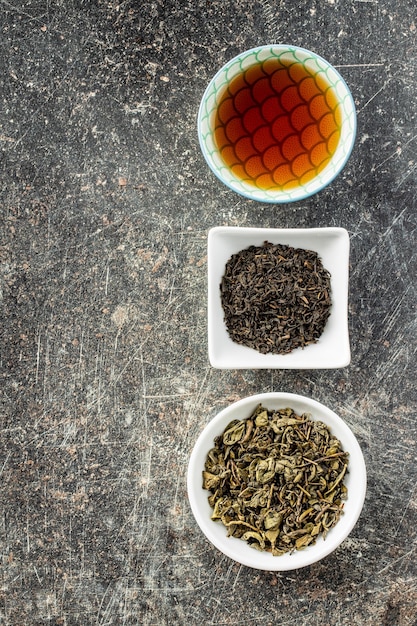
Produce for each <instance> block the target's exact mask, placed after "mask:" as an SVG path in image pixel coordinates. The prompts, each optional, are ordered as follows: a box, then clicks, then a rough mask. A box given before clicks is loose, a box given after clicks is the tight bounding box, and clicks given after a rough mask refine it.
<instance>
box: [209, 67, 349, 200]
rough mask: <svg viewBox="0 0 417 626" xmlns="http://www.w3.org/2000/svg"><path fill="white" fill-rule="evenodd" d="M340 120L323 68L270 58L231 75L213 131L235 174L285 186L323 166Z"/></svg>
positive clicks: (265, 185) (267, 186)
mask: <svg viewBox="0 0 417 626" xmlns="http://www.w3.org/2000/svg"><path fill="white" fill-rule="evenodd" d="M341 123H342V114H341V105H340V104H339V102H338V98H337V94H336V92H335V90H334V88H333V87H332V86H331V85H330V83H329V82H328V81H327V78H326V76H325V73H324V72H323V71H321V72H317V71H316V70H309V68H308V67H307V66H305V65H303V64H302V63H301V62H293V61H292V62H288V64H286V62H285V61H283V60H282V59H269V60H267V61H264V62H263V63H259V64H257V65H253V66H251V67H249V68H248V69H246V70H245V71H244V72H243V73H242V74H239V75H238V76H236V77H235V78H234V79H232V81H231V82H230V83H229V85H228V87H227V89H225V91H224V92H223V93H222V94H221V95H220V99H219V102H218V106H217V109H216V114H215V131H214V137H215V142H216V144H217V147H218V149H219V151H220V154H221V156H222V159H223V161H224V162H225V164H226V165H227V166H228V167H229V169H230V170H231V171H232V172H233V173H234V175H235V176H236V177H238V178H240V179H241V180H244V181H246V182H247V183H249V184H252V185H255V186H256V187H258V188H260V189H282V190H284V189H290V188H294V187H297V186H300V185H305V184H306V183H308V182H309V181H310V180H312V179H313V178H314V177H315V176H317V174H319V173H320V172H321V171H322V170H323V169H324V168H325V167H326V165H327V164H328V163H329V161H330V159H331V158H332V156H333V154H334V152H335V151H336V148H337V145H338V143H339V139H340V131H341Z"/></svg>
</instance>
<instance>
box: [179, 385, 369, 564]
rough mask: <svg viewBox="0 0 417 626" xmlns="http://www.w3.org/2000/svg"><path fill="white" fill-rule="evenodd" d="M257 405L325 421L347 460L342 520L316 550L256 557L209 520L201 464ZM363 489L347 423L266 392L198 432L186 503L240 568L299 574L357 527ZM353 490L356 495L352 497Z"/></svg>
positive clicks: (289, 396) (308, 402) (293, 397)
mask: <svg viewBox="0 0 417 626" xmlns="http://www.w3.org/2000/svg"><path fill="white" fill-rule="evenodd" d="M259 403H263V404H264V405H265V406H266V408H268V409H276V408H285V407H287V406H290V407H291V408H293V409H294V410H295V411H302V410H303V408H304V411H303V412H309V413H312V416H311V418H312V419H316V420H319V421H323V422H324V423H326V424H327V425H328V426H329V427H330V429H331V431H332V433H334V434H335V436H337V437H338V438H339V439H340V440H341V442H342V445H343V448H344V449H345V450H346V451H347V452H349V455H350V460H351V462H350V464H349V470H348V474H347V478H346V482H347V484H348V485H349V486H348V497H347V500H346V502H345V508H344V514H343V515H342V516H341V518H340V520H339V521H338V522H337V524H336V525H335V526H334V527H333V528H332V529H330V531H329V533H328V535H327V537H326V538H325V539H323V538H322V537H319V538H318V540H317V542H316V544H314V545H312V546H307V547H306V548H305V549H303V550H299V551H295V552H293V553H292V554H289V553H287V554H284V555H281V556H272V554H270V553H267V552H259V551H257V550H255V549H253V548H251V547H250V546H248V545H247V544H246V543H245V542H243V541H242V540H241V539H237V538H235V537H227V536H226V529H225V527H224V526H223V525H222V524H221V523H220V522H214V521H213V520H212V519H211V517H210V511H211V507H210V505H209V504H208V500H207V498H208V494H209V492H208V491H206V490H204V489H203V487H202V483H201V481H202V474H201V472H202V471H203V468H204V460H205V458H206V455H207V452H208V451H209V450H210V449H211V448H212V447H213V444H214V437H215V436H217V435H219V434H221V432H222V431H223V429H224V428H225V427H226V426H227V424H228V423H229V421H231V420H232V419H236V418H238V417H237V416H238V415H239V414H241V416H240V419H245V418H246V417H249V415H250V414H251V412H252V411H253V410H254V408H255V407H256V406H257V405H258V404H259ZM366 487H367V477H366V465H365V460H364V457H363V453H362V450H361V448H360V445H359V443H358V441H357V439H356V437H355V435H354V433H353V432H352V430H351V429H350V427H349V426H348V425H347V424H346V422H345V421H344V420H343V419H342V418H341V417H340V416H339V415H337V414H336V413H335V412H334V411H332V410H331V409H329V408H328V407H326V406H325V405H324V404H322V403H320V402H318V401H317V400H314V399H312V398H309V397H307V396H303V395H300V394H295V393H289V392H265V393H258V394H255V395H251V396H246V397H244V398H241V399H240V400H237V401H236V402H233V403H232V404H229V405H228V406H226V407H225V408H223V409H222V410H221V411H219V412H218V413H217V414H216V415H215V416H214V417H213V418H211V419H210V420H209V422H208V423H207V424H206V425H205V427H204V428H203V430H202V431H201V432H200V435H199V436H198V438H197V440H196V442H195V445H194V447H193V449H192V452H191V455H190V459H189V464H188V471H187V492H188V500H189V503H190V507H191V510H192V513H193V515H194V518H195V520H196V522H197V524H198V526H199V527H200V530H201V531H202V532H203V534H204V535H205V537H206V538H207V539H208V540H209V541H210V542H211V543H212V544H213V545H214V546H215V547H216V548H217V549H218V550H219V551H220V552H222V553H223V554H225V555H226V556H228V557H229V558H231V559H233V560H234V561H236V562H238V563H240V564H241V565H245V566H247V567H251V568H254V569H260V570H265V571H290V570H294V569H300V568H303V567H306V566H308V565H311V564H313V563H315V562H317V561H319V560H321V559H323V558H324V557H326V556H328V555H329V554H330V553H331V552H333V551H334V550H335V549H336V548H337V547H338V546H339V545H340V544H341V543H342V542H343V541H344V540H345V539H346V537H347V536H348V535H349V534H350V532H351V531H352V529H353V527H354V526H355V524H356V522H357V520H358V518H359V516H360V514H361V511H362V508H363V504H364V501H365V495H366ZM352 489H354V491H353V492H352ZM352 493H353V495H352ZM202 509H203V510H202Z"/></svg>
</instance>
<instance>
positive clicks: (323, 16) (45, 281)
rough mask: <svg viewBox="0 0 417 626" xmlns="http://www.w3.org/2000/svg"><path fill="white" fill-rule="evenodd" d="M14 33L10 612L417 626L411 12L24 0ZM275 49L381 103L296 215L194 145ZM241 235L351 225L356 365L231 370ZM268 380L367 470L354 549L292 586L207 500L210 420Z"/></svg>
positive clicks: (363, 110)
mask: <svg viewBox="0 0 417 626" xmlns="http://www.w3.org/2000/svg"><path fill="white" fill-rule="evenodd" d="M0 20H1V21H0V27H1V40H0V68H1V72H0V83H1V90H0V102H1V106H0V143H1V149H2V156H1V162H0V172H1V174H0V176H1V179H0V182H1V184H0V200H1V206H0V210H1V223H0V236H1V242H0V243H1V258H0V260H1V283H0V287H1V290H0V294H1V302H0V304H1V430H0V473H1V483H0V495H1V516H0V545H1V577H0V584H1V588H0V623H1V624H4V625H5V626H6V625H7V626H27V625H40V624H48V625H61V626H75V625H83V626H85V625H87V624H92V625H96V626H113V625H122V624H123V625H127V626H130V625H136V624H138V625H139V624H140V625H145V626H151V625H152V626H172V625H173V624H193V625H194V624H195V625H196V626H197V625H213V626H214V625H232V624H233V625H235V624H242V625H248V626H249V625H252V624H253V625H258V624H265V625H271V626H272V625H275V624H278V623H279V624H285V625H293V624H294V625H300V626H307V625H308V626H336V625H340V626H351V625H352V624H359V625H361V626H362V625H363V626H368V625H374V624H375V625H378V626H379V625H381V626H416V624H417V566H416V557H417V554H416V553H417V491H416V482H417V444H416V442H417V415H416V412H417V398H416V390H415V386H416V366H415V362H416V347H417V341H416V334H417V321H416V303H417V297H416V273H417V237H416V214H417V213H416V145H417V141H416V139H417V128H416V96H417V88H416V72H415V67H416V63H417V51H416V28H417V18H416V12H415V4H414V0H403V1H402V2H398V1H397V0H346V1H344V2H342V1H341V0H323V2H316V0H299V1H298V2H293V0H280V1H278V0H276V1H273V0H269V1H268V0H263V1H260V0H253V2H245V1H243V0H225V1H223V2H220V1H219V0H184V1H183V2H174V1H173V0H166V1H163V0H154V1H152V2H139V1H136V2H135V1H133V0H127V1H123V2H122V1H119V2H117V1H113V0H93V1H92V2H84V1H82V0H68V1H67V0H55V1H54V2H51V1H50V0H24V1H23V0H7V1H6V0H2V2H1V3H0ZM273 42H277V43H279V42H285V43H294V44H298V45H301V46H303V47H306V48H309V49H311V50H313V51H316V52H318V53H320V54H321V55H322V56H324V57H325V58H327V59H328V60H329V61H330V62H332V63H333V64H334V65H336V66H337V67H338V68H339V71H340V72H341V73H342V75H343V76H344V78H345V80H346V81H347V83H348V84H349V86H350V88H351V90H352V93H353V96H354V100H355V103H356V107H357V112H358V134H357V140H356V144H355V148H354V151H353V154H352V156H351V158H350V160H349V162H348V164H347V165H346V167H345V169H344V170H343V172H342V174H341V175H340V176H339V177H338V178H337V179H336V180H335V181H334V182H333V183H332V184H331V185H330V186H329V187H328V188H327V189H325V190H324V191H322V192H321V193H319V194H317V195H316V196H314V197H312V198H310V199H308V200H306V201H302V202H297V203H295V204H292V205H286V206H271V205H262V204H261V203H256V202H252V201H249V200H246V199H244V198H242V197H240V196H237V195H236V194H234V193H233V192H232V191H230V190H228V189H227V188H226V187H224V186H222V185H221V183H220V182H219V181H217V179H215V177H214V176H213V175H212V174H211V172H209V170H208V168H207V166H206V164H205V162H204V159H203V157H202V155H201V153H200V150H199V146H198V140H197V133H196V114H197V109H198V105H199V102H200V99H201V96H202V93H203V91H204V89H205V86H206V84H207V82H208V81H209V80H210V78H211V77H212V75H213V74H214V73H215V72H216V71H217V70H218V69H219V68H220V67H221V65H222V64H223V63H224V62H226V61H227V60H228V59H230V58H232V57H233V56H234V55H235V54H237V53H238V52H240V51H243V50H245V49H247V48H250V47H253V46H255V45H258V44H262V43H273ZM218 225H233V226H236V225H238V226H259V227H310V226H342V227H344V228H346V229H347V230H348V232H349V234H350V241H351V254H350V284H349V331H350V336H351V348H352V362H351V364H350V365H349V366H348V367H346V368H344V369H339V370H331V371H327V370H324V371H320V370H316V371H273V370H263V371H262V370H261V371H252V370H242V371H233V370H231V371H227V370H225V371H221V370H215V369H213V368H211V367H210V365H209V362H208V356H207V330H206V304H207V297H206V291H207V280H206V271H207V267H206V266H207V263H206V261H207V258H206V253H207V252H206V249H207V246H206V242H207V233H208V230H209V229H210V228H211V227H213V226H218ZM261 391H290V392H296V393H301V394H305V395H308V396H311V397H313V398H315V399H316V400H319V401H321V402H323V403H324V404H326V405H327V406H329V407H331V408H333V409H334V410H336V411H337V412H338V413H339V414H340V415H341V416H342V417H343V418H344V419H345V420H346V422H347V423H348V424H349V426H350V427H351V428H352V429H353V431H354V432H355V434H356V435H357V438H358V440H359V442H360V444H361V447H362V449H363V452H364V455H365V460H366V463H367V468H368V491H367V496H366V501H365V506H364V509H363V512H362V515H361V517H360V519H359V521H358V523H357V525H356V526H355V528H354V529H353V531H352V533H351V535H350V536H349V538H348V539H347V540H346V541H345V542H344V543H343V544H342V545H341V546H340V547H339V548H338V549H337V550H336V551H335V552H334V553H333V554H332V555H331V556H329V557H327V558H326V559H324V560H323V561H321V562H319V563H317V564H315V565H311V566H309V567H307V568H305V569H302V570H299V571H295V572H290V573H278V574H277V573H268V572H259V571H257V570H252V569H249V568H247V567H243V566H240V565H239V564H237V563H234V562H233V561H231V560H229V559H228V558H227V557H225V556H223V555H222V554H221V553H220V552H218V551H217V550H216V549H215V548H214V547H212V546H211V545H210V544H209V543H208V542H207V541H206V539H205V537H204V536H203V535H202V533H201V532H200V530H199V528H198V526H197V524H196V522H195V520H194V518H193V516H192V513H191V511H190V507H189V504H188V499H187V492H186V470H187V463H188V458H189V455H190V452H191V450H192V447H193V444H194V442H195V440H196V438H197V436H198V434H199V433H200V431H201V430H202V428H203V427H204V425H205V424H207V423H208V421H209V420H210V419H211V418H212V417H213V416H214V415H215V414H216V412H217V411H218V410H220V409H221V408H223V407H225V406H226V405H227V404H229V403H230V402H232V401H234V400H237V399H239V398H241V397H244V396H246V395H250V394H252V393H258V392H261Z"/></svg>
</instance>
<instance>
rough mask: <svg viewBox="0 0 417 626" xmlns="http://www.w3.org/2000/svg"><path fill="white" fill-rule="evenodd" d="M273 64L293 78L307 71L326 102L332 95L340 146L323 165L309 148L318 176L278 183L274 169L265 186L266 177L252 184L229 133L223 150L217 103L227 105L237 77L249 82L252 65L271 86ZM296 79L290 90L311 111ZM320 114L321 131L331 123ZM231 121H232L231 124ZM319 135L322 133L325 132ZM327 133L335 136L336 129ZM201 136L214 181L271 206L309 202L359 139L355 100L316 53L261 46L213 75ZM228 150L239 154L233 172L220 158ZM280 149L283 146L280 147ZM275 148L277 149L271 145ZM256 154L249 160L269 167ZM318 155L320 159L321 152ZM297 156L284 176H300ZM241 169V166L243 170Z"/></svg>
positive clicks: (202, 111) (204, 100)
mask: <svg viewBox="0 0 417 626" xmlns="http://www.w3.org/2000/svg"><path fill="white" fill-rule="evenodd" d="M271 61H273V62H276V61H278V62H279V63H281V64H282V66H283V67H284V66H285V67H288V66H291V69H290V70H286V71H287V72H288V73H289V72H291V76H297V71H298V70H299V69H300V67H302V68H304V70H305V72H308V77H309V79H313V80H314V83H315V85H316V86H317V85H320V88H319V87H317V89H319V92H320V93H319V96H320V97H324V98H327V94H331V97H332V98H335V101H334V102H335V103H336V104H332V105H330V104H329V109H328V111H327V113H329V114H328V115H327V118H329V120H330V122H332V123H333V124H336V122H335V120H336V117H337V138H335V143H336V141H337V145H336V147H335V149H334V151H333V152H332V155H331V158H330V159H329V158H327V159H326V160H325V161H324V159H323V158H321V160H320V159H319V160H317V159H318V156H317V157H315V155H314V153H313V151H314V149H315V147H313V148H308V150H307V149H306V152H307V151H308V158H309V159H310V161H311V159H312V160H313V162H314V166H315V170H314V174H308V175H307V174H305V175H304V174H303V175H301V174H300V176H299V177H296V176H295V175H294V177H293V178H294V180H290V178H288V180H284V179H282V180H280V181H278V182H277V180H276V179H277V176H278V174H277V173H276V172H277V169H275V170H273V168H272V169H271V171H273V172H274V173H273V174H267V175H268V176H270V178H271V180H272V178H273V176H275V179H274V182H271V183H269V184H268V183H267V184H265V180H267V181H268V180H269V179H268V178H266V175H264V176H263V177H261V176H259V177H258V178H257V179H256V180H254V178H251V176H250V175H249V174H248V172H247V171H246V169H250V167H249V165H250V163H249V158H247V159H246V160H244V159H243V157H242V159H241V162H240V161H239V157H238V156H236V155H237V154H238V149H237V148H235V147H234V146H233V145H232V143H233V142H232V141H231V140H230V141H229V138H230V133H228V135H227V137H228V139H225V144H224V145H223V144H222V145H221V146H220V144H219V139H218V137H217V138H216V132H215V130H216V126H217V129H218V126H219V123H218V120H219V117H218V107H219V104H221V103H222V100H224V95H225V93H226V92H227V90H228V89H230V85H231V83H233V81H235V82H234V83H233V84H234V85H236V81H238V80H239V76H242V74H244V75H245V76H246V81H247V82H248V81H249V83H250V76H251V74H250V72H251V71H253V68H254V66H259V65H262V68H263V70H264V73H265V74H266V75H267V76H268V80H269V82H270V83H271V85H272V79H271V78H270V76H271V75H272V74H271V73H270V74H268V67H269V66H268V63H269V62H271ZM293 70H294V72H293ZM305 76H306V74H305V75H304V78H305ZM293 80H294V86H293V85H291V86H292V87H293V88H296V89H297V90H298V95H299V97H300V98H301V99H303V101H302V102H301V100H300V104H299V105H297V106H298V107H302V106H305V105H307V106H309V107H310V110H311V107H312V106H313V104H312V102H313V97H311V99H310V100H308V99H307V95H306V94H303V91H302V89H301V88H300V85H301V84H302V82H303V81H302V79H301V78H300V79H297V78H294V79H293ZM297 80H299V82H297ZM304 85H307V83H306V82H304ZM323 85H325V87H323ZM251 89H252V86H251ZM327 90H329V91H327ZM229 93H230V92H229ZM317 93H318V92H316V95H317ZM231 95H233V94H231ZM308 97H310V96H308ZM280 98H281V95H280ZM280 103H281V101H280ZM284 104H285V103H284ZM221 106H223V104H221ZM300 110H301V109H300ZM293 111H294V109H292V112H293ZM292 112H291V114H292ZM286 115H287V117H288V116H289V115H290V113H286V112H284V113H283V115H282V118H280V123H281V122H282V121H283V123H285V122H286V117H285V116H286ZM322 115H323V117H322V118H320V119H318V120H317V122H316V121H315V123H316V124H317V128H319V124H320V123H322V124H326V123H327V121H328V120H327V119H325V117H324V114H323V112H322ZM332 118H333V121H332ZM288 119H289V118H288ZM291 119H293V118H291ZM216 120H217V122H216ZM234 121H236V120H234ZM231 122H233V120H231ZM233 123H234V122H233ZM227 124H229V121H227ZM311 126H313V125H311ZM225 128H227V126H225ZM323 128H324V126H323ZM332 128H333V127H332ZM229 129H230V132H232V130H231V129H232V126H230V127H229ZM307 130H308V129H306V132H307ZM319 130H320V132H321V129H319ZM328 132H329V133H330V132H332V129H330V130H329V131H328ZM198 133H199V140H200V146H201V149H202V152H203V155H204V157H205V159H206V161H207V163H208V165H209V166H210V168H211V169H212V171H213V172H214V173H215V174H216V176H217V177H218V178H219V179H220V180H221V181H222V182H223V183H225V184H226V185H227V186H228V187H230V188H231V189H233V190H234V191H236V192H238V193H240V194H242V195H243V196H246V197H248V198H251V199H253V200H259V201H263V202H271V203H284V202H293V201H296V200H301V199H303V198H306V197H308V196H310V195H312V194H314V193H316V192H318V191H320V190H321V189H323V187H325V186H326V185H328V184H329V183H330V182H331V181H332V180H333V179H334V178H335V176H337V174H338V173H339V172H340V171H341V169H342V168H343V167H344V165H345V163H346V161H347V160H348V158H349V156H350V153H351V151H352V148H353V144H354V140H355V134H356V112H355V107H354V103H353V99H352V96H351V94H350V91H349V89H348V87H347V85H346V83H345V81H344V80H343V78H342V77H341V76H340V75H339V73H338V72H337V71H336V70H335V69H334V68H333V67H332V66H331V65H330V64H329V63H327V61H325V60H324V59H322V58H321V57H319V56H318V55H316V54H314V53H312V52H309V51H307V50H304V49H303V48H298V47H294V46H282V45H276V46H274V45H272V46H261V47H259V48H254V49H253V50H249V51H247V52H244V53H242V54H240V55H238V56H237V57H235V58H234V59H232V60H231V61H229V62H228V63H227V64H226V65H225V66H224V67H223V68H222V69H221V70H220V71H219V72H218V73H217V74H216V75H215V76H214V78H213V79H212V81H211V82H210V84H209V85H208V87H207V89H206V91H205V93H204V96H203V98H202V101H201V104H200V110H199V114H198ZM300 137H301V135H300ZM334 137H336V133H334ZM253 138H254V135H253V136H251V137H250V140H251V142H252V145H253V143H254V140H253ZM245 139H246V138H245ZM243 143H244V142H242V143H241V145H243ZM255 143H256V142H255ZM229 144H230V145H229ZM283 145H284V144H282V146H283ZM224 146H226V148H227V151H228V153H229V152H230V150H231V149H232V148H233V149H235V150H236V152H233V159H232V162H233V163H235V164H234V165H233V166H232V167H231V166H230V165H229V164H228V163H227V162H226V160H225V159H224V158H223V156H222V153H221V150H223V149H224ZM236 146H237V142H236ZM282 146H281V145H280V147H282ZM271 148H273V147H272V146H271ZM255 152H256V149H255V148H254V152H253V156H252V157H250V158H252V162H253V163H255V162H256V163H257V162H258V161H259V162H260V160H261V161H262V163H263V164H265V161H266V162H268V159H267V155H266V152H262V153H260V154H259V155H257V154H255ZM316 152H317V155H318V151H316ZM223 154H225V152H223ZM294 154H295V153H294ZM298 156H299V157H300V158H299V159H298V161H297V162H296V157H293V158H290V157H288V163H287V164H286V166H285V167H286V169H285V167H283V168H282V171H284V170H285V171H287V170H288V171H289V168H291V171H292V172H294V171H297V172H301V171H302V170H300V166H299V164H300V163H302V161H303V158H304V155H302V154H299V155H298ZM315 159H316V160H315ZM304 160H305V159H304ZM242 164H243V167H241V165H242ZM233 168H234V170H233ZM236 171H237V172H238V175H237V174H236ZM295 178H297V180H295ZM261 179H262V183H263V184H262V185H261V184H259V185H258V184H257V180H258V181H259V180H261Z"/></svg>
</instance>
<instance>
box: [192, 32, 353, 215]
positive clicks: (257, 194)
mask: <svg viewBox="0 0 417 626" xmlns="http://www.w3.org/2000/svg"><path fill="white" fill-rule="evenodd" d="M268 49H269V50H272V49H273V50H282V51H285V50H288V51H290V52H299V53H301V54H309V55H311V56H312V57H314V58H315V59H316V60H318V61H320V62H321V63H323V64H324V65H325V66H326V67H327V69H330V70H331V71H333V72H334V73H335V74H336V75H337V77H338V80H339V81H340V84H341V85H342V86H343V89H344V90H345V91H346V97H345V99H346V100H347V101H348V103H349V108H350V110H351V115H352V129H351V132H350V133H349V140H348V142H347V149H346V152H345V155H344V157H343V159H342V160H341V161H340V163H339V165H338V167H337V168H335V170H334V172H333V173H332V174H330V175H329V176H328V177H326V180H325V181H324V182H323V183H320V184H317V185H316V186H312V188H311V190H309V191H305V190H304V189H303V188H301V187H300V188H298V191H296V192H294V194H291V193H289V194H288V193H284V194H282V195H281V194H279V195H278V196H277V197H275V196H273V197H272V196H271V197H268V196H265V194H263V193H262V190H260V189H258V188H257V187H253V191H252V188H251V187H248V188H246V187H245V188H238V186H234V185H233V184H231V183H230V182H229V181H227V180H226V179H225V178H224V177H223V176H222V174H221V172H220V171H219V169H218V168H217V167H216V166H215V164H214V163H213V160H212V158H211V156H210V154H209V153H208V151H207V149H206V144H205V141H204V137H203V132H202V120H203V118H204V113H205V111H204V108H205V103H206V101H207V98H208V96H209V95H210V93H211V91H212V90H213V88H214V85H215V83H216V81H217V80H218V78H219V77H220V76H221V74H222V73H223V72H227V70H228V69H229V68H230V67H231V66H232V65H233V64H234V63H236V62H237V61H238V60H239V59H245V58H246V57H247V56H249V55H251V54H257V53H259V52H261V51H263V50H268ZM197 134H198V142H199V145H200V149H201V152H202V154H203V156H204V159H205V161H206V163H207V165H208V166H209V168H210V170H211V171H212V172H213V174H214V175H215V176H216V177H217V178H218V179H219V180H220V181H221V182H222V183H223V184H224V185H226V187H228V188H229V189H231V190H232V191H235V192H236V193H238V194H240V195H241V196H243V197H245V198H248V199H250V200H254V201H258V202H264V203H268V204H286V203H291V202H298V201H300V200H305V199H307V198H309V197H311V196H313V195H315V194H316V193H318V192H320V191H322V190H323V189H324V188H325V187H327V186H328V185H329V184H331V183H332V182H333V180H334V179H335V178H336V177H337V176H338V175H339V174H340V172H341V171H342V170H343V168H344V167H345V165H346V163H347V162H348V160H349V159H350V156H351V154H352V151H353V147H354V145H355V140H356V135H357V113H356V107H355V101H354V99H353V95H352V92H351V91H350V88H349V86H348V84H347V82H346V81H345V79H344V78H343V76H342V75H341V74H340V72H339V71H338V69H337V68H336V67H335V66H334V65H333V64H332V63H330V62H329V61H327V59H325V58H324V57H322V56H321V55H320V54H318V53H317V52H313V51H312V50H308V49H307V48H304V47H302V46H297V45H293V44H285V43H271V44H262V45H259V46H255V47H253V48H249V49H247V50H243V51H242V52H240V53H239V54H236V55H235V56H234V57H232V58H231V59H229V60H228V61H226V63H224V64H223V65H222V67H220V68H219V69H218V70H217V72H216V73H215V74H214V76H213V77H212V78H211V80H210V81H209V83H208V84H207V86H206V88H205V90H204V92H203V96H202V98H201V100H200V105H199V108H198V113H197ZM327 167H328V166H326V168H325V169H327ZM314 180H315V179H313V181H314ZM236 181H238V179H236ZM311 184H312V181H310V183H309V186H310V185H311Z"/></svg>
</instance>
